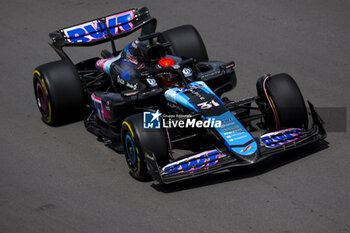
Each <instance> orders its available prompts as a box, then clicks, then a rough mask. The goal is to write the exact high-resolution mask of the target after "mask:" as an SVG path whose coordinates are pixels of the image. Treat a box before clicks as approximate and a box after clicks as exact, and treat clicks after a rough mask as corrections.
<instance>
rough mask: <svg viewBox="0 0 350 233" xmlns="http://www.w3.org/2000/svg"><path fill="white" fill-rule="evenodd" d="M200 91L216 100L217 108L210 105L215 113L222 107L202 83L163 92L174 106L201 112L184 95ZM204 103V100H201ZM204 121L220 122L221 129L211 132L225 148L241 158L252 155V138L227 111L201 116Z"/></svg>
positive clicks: (219, 100)
mask: <svg viewBox="0 0 350 233" xmlns="http://www.w3.org/2000/svg"><path fill="white" fill-rule="evenodd" d="M196 89H197V90H198V89H201V90H203V91H204V92H205V93H207V94H209V95H210V96H211V97H212V98H213V99H214V100H216V104H217V106H214V105H211V107H210V108H213V112H214V113H215V108H217V107H219V106H220V107H221V108H222V107H224V103H223V102H222V101H221V99H220V98H219V97H218V96H217V95H216V94H215V93H214V92H213V91H212V90H211V89H210V88H209V87H208V86H207V85H206V84H205V83H204V82H202V81H197V82H192V83H190V84H189V87H188V88H182V89H180V88H177V87H175V88H172V89H169V90H167V91H166V92H165V98H166V99H167V100H168V101H170V102H172V103H175V104H179V105H182V106H184V107H186V108H188V109H190V110H193V111H195V112H201V109H200V108H199V106H198V105H197V106H196V105H195V104H194V103H192V102H191V100H190V97H188V96H187V95H186V92H187V91H191V90H196ZM203 101H205V100H203ZM203 118H204V119H205V120H215V121H217V120H218V121H221V127H214V128H213V129H212V130H213V132H214V133H215V134H216V135H218V136H219V137H220V138H222V140H223V141H224V145H225V146H226V148H227V149H228V150H229V151H231V152H233V153H235V154H237V155H240V156H242V157H244V156H251V155H253V154H254V153H255V152H256V151H257V149H258V145H257V143H256V141H255V139H254V138H253V136H252V135H251V134H250V133H249V132H248V131H247V130H246V129H245V128H244V127H243V125H242V124H241V123H240V122H239V121H238V120H237V118H236V117H235V116H234V115H233V114H232V113H231V112H230V111H229V110H227V111H225V112H224V113H222V114H220V115H215V114H213V115H211V116H203Z"/></svg>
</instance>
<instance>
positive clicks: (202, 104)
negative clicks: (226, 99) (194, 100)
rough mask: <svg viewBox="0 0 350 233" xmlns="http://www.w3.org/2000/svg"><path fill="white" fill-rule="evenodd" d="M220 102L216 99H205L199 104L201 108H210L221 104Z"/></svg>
mask: <svg viewBox="0 0 350 233" xmlns="http://www.w3.org/2000/svg"><path fill="white" fill-rule="evenodd" d="M219 105H220V104H219V103H218V102H216V101H215V100H212V101H210V102H209V101H205V102H203V103H200V104H197V106H198V107H200V109H209V108H212V107H213V106H214V107H217V106H219Z"/></svg>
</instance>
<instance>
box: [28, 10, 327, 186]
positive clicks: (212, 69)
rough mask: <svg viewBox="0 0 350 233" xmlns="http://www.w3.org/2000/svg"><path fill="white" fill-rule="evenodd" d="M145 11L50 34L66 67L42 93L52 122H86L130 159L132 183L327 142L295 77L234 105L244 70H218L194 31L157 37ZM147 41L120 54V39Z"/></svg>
mask: <svg viewBox="0 0 350 233" xmlns="http://www.w3.org/2000/svg"><path fill="white" fill-rule="evenodd" d="M156 23H157V21H156V19H155V18H153V17H151V16H150V14H149V10H148V9H147V8H145V7H143V8H139V9H130V10H127V11H124V12H121V13H117V14H113V15H109V16H105V17H101V18H97V19H94V20H92V21H88V22H85V23H81V24H77V25H74V26H71V27H67V28H63V29H60V30H57V31H55V32H53V33H50V38H51V39H52V44H51V47H52V48H53V49H54V50H55V51H56V52H57V54H58V55H59V56H60V57H61V60H59V61H55V62H50V63H47V64H43V65H40V66H38V67H37V68H36V69H35V71H34V78H33V84H34V92H35V97H36V100H37V105H38V108H39V110H40V112H41V115H42V120H43V121H44V122H45V123H46V124H48V125H62V124H64V123H67V122H72V121H75V120H80V119H83V118H84V123H85V126H86V128H87V130H88V131H90V132H92V133H93V134H95V135H96V136H97V137H98V139H99V140H101V141H103V142H104V143H105V144H106V145H108V146H110V147H111V148H113V149H114V150H116V151H117V152H119V153H121V152H123V153H124V154H125V158H126V161H127V164H128V166H129V168H130V174H131V175H132V176H133V177H134V178H136V179H139V180H142V179H147V178H149V177H152V178H153V179H154V180H156V181H158V182H160V183H172V182H176V181H180V180H184V179H188V178H192V177H196V176H201V175H205V174H210V173H213V172H216V171H220V170H223V169H228V168H232V167H235V166H245V165H250V164H254V163H258V162H260V161H262V160H264V159H266V158H268V157H270V156H272V155H275V154H277V153H280V152H283V151H285V150H290V149H294V148H297V147H301V146H305V145H307V144H310V143H314V142H317V141H320V140H323V139H324V138H325V137H326V132H325V130H324V127H323V126H322V121H321V119H320V117H319V116H318V114H317V112H316V111H315V109H314V107H313V105H312V104H311V103H310V102H308V106H309V108H307V107H306V104H305V102H304V99H303V96H302V94H301V92H300V90H299V88H298V86H297V84H296V82H295V81H294V79H293V78H292V77H291V76H290V75H288V74H284V73H282V74H276V75H270V74H265V75H263V76H262V77H260V78H259V79H258V80H257V85H256V88H257V95H256V96H253V97H250V98H245V99H242V100H236V101H232V100H229V99H228V98H226V97H222V95H223V94H224V93H226V92H229V91H231V90H233V89H234V88H235V86H236V75H235V71H234V67H235V64H234V62H232V61H231V62H220V61H209V59H208V55H207V51H206V48H205V45H204V43H203V40H202V38H201V36H200V34H199V33H198V31H197V30H196V29H195V28H194V27H193V26H191V25H183V26H179V27H176V28H172V29H169V30H167V31H164V32H156ZM137 30H140V31H141V35H140V36H139V37H138V38H137V39H136V40H134V41H131V42H130V43H129V44H128V45H126V46H124V47H122V49H117V45H116V43H115V42H116V40H117V39H119V38H122V37H125V36H128V35H130V34H131V33H134V32H135V31H137ZM101 43H110V44H111V50H110V51H108V50H105V49H104V50H102V51H101V56H100V57H93V58H91V59H88V60H84V61H81V62H78V63H73V61H72V60H71V59H70V58H69V56H68V55H67V53H66V52H65V51H64V50H63V48H64V47H69V46H93V45H97V44H101Z"/></svg>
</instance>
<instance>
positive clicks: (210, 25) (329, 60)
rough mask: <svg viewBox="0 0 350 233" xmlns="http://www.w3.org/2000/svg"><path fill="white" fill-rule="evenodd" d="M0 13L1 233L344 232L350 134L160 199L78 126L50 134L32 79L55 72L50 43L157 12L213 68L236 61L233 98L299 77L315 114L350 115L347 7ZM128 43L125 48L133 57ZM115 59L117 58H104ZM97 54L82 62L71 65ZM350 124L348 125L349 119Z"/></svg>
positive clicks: (88, 2) (183, 5)
mask: <svg viewBox="0 0 350 233" xmlns="http://www.w3.org/2000/svg"><path fill="white" fill-rule="evenodd" d="M1 5H2V6H1V9H0V25H1V31H0V38H1V43H0V52H1V63H0V68H1V74H2V75H1V78H0V88H1V91H0V117H1V120H0V155H1V156H0V232H1V233H12V232H13V233H22V232H25V233H31V232H45V233H47V232H50V233H54V232H59V233H62V232H84V233H89V232H91V233H96V232H123V233H126V232H133V233H134V232H298V233H300V232H332V233H334V232H349V231H350V226H349V225H350V224H349V223H350V217H349V216H350V208H349V206H350V204H349V201H350V198H349V193H350V182H349V180H350V173H349V167H350V158H349V149H350V148H349V145H348V143H349V133H348V132H340V133H335V132H333V133H332V132H331V133H329V134H328V138H327V143H321V144H318V145H314V146H310V147H307V148H304V149H298V150H296V151H293V152H289V153H284V154H282V155H280V156H278V157H275V158H273V159H270V160H268V161H266V162H264V163H262V164H260V165H257V166H254V167H250V168H239V169H236V170H235V171H234V172H231V173H230V172H228V171H224V172H221V173H219V174H215V175H211V176H208V177H204V178H200V179H195V180H191V181H186V182H182V183H179V184H174V185H171V186H169V187H160V186H158V185H156V184H155V183H153V182H144V183H140V182H137V181H135V180H133V179H132V178H131V177H130V176H129V174H128V169H127V166H126V163H125V161H124V158H123V155H118V154H116V153H115V152H113V151H112V150H110V149H108V148H106V147H105V146H104V145H103V143H101V142H98V141H97V140H96V138H95V137H94V136H93V135H92V134H90V133H88V132H87V131H86V130H85V129H84V126H83V124H82V122H77V123H73V124H70V125H66V126H62V127H56V128H53V127H48V126H46V125H45V124H43V123H42V122H41V121H40V117H39V112H38V110H37V108H36V104H35V100H34V95H33V90H32V72H33V69H34V67H35V66H37V65H39V64H42V63H45V62H49V61H54V60H56V59H58V57H57V56H56V54H55V53H54V52H53V51H52V49H51V48H50V47H49V46H48V44H47V42H49V37H48V33H49V32H51V31H53V30H55V29H58V28H61V27H64V26H69V25H72V24H76V23H79V22H82V21H85V20H89V19H92V18H95V17H99V16H103V15H107V14H110V13H114V12H118V11H121V10H124V9H128V8H132V7H141V6H144V5H145V6H148V7H149V8H150V11H151V14H152V15H153V16H154V17H156V18H157V19H158V25H159V27H158V29H159V30H160V31H162V30H165V29H168V28H170V27H174V26H177V25H181V24H193V25H195V26H196V27H197V28H198V30H199V31H200V32H201V34H202V37H203V38H204V41H205V43H206V46H207V48H208V52H209V55H210V57H211V59H212V60H216V59H217V60H224V61H229V60H232V59H233V60H234V61H235V62H236V71H237V75H238V86H237V89H236V90H235V91H234V92H232V93H230V94H229V96H230V97H232V98H235V99H237V98H243V97H248V96H252V95H254V94H255V82H256V79H257V78H258V77H259V76H260V75H262V74H264V73H267V72H269V73H279V72H287V73H290V74H291V75H292V76H293V77H294V78H295V79H296V81H297V82H298V84H299V86H300V87H301V89H302V92H303V93H304V97H305V98H306V99H309V100H311V101H312V102H313V103H314V104H315V105H316V106H319V107H346V108H347V109H349V102H350V98H349V87H350V81H349V80H350V79H349V77H350V72H349V66H350V63H349V62H350V44H349V41H350V15H349V12H350V3H349V1H345V0H344V1H342V0H334V1H327V0H317V1H316V0H310V1H302V0H296V1H278V0H267V1H253V0H236V1H229V0H223V1H212V0H204V1H185V0H177V1H164V0H163V1H160V0H156V1H140V0H130V1H116V0H114V1H113V0H112V1H111V0H104V1H93V0H84V1H82V0H78V1H73V0H70V1H51V0H37V1H25V0H22V1H20V0H11V1H6V2H3V3H2V4H1ZM125 43H126V41H125V40H123V41H121V42H119V43H118V45H119V46H123V45H125ZM106 46H108V45H106ZM101 48H102V47H99V48H92V49H87V50H84V49H74V56H73V57H74V58H87V57H89V56H96V55H97V54H98V53H99V51H100V50H101ZM347 121H349V118H347Z"/></svg>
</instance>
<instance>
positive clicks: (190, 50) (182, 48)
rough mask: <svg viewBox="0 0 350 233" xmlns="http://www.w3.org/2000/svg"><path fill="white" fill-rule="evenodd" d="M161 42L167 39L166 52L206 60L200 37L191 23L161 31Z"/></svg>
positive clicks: (206, 56) (205, 52)
mask: <svg viewBox="0 0 350 233" xmlns="http://www.w3.org/2000/svg"><path fill="white" fill-rule="evenodd" d="M160 41H161V42H165V41H169V42H170V43H171V46H170V47H168V53H170V54H172V55H175V56H179V57H185V58H195V59H196V60H197V61H208V54H207V50H206V48H205V45H204V43H203V40H202V37H201V36H200V34H199V33H198V31H197V30H196V28H195V27H193V26H192V25H183V26H179V27H176V28H172V29H169V30H167V31H165V32H162V36H161V37H160Z"/></svg>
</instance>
